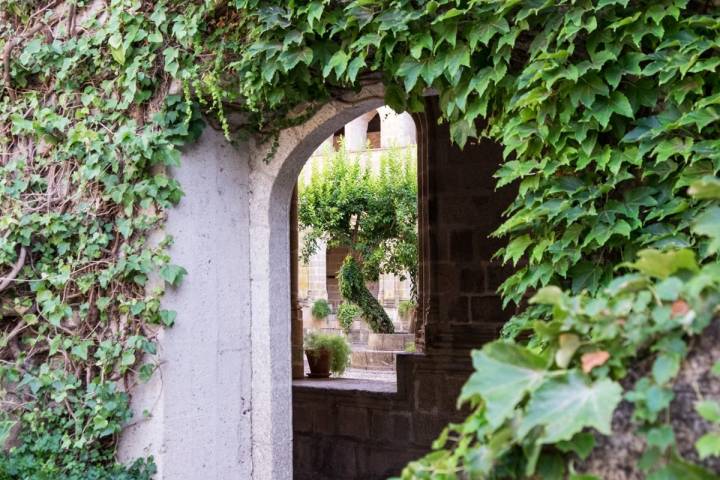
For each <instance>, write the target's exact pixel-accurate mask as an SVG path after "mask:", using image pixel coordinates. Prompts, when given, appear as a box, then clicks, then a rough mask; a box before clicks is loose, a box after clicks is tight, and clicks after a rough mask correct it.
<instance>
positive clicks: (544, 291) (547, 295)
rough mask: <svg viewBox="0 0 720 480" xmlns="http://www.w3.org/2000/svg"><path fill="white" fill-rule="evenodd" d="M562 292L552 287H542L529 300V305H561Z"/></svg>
mask: <svg viewBox="0 0 720 480" xmlns="http://www.w3.org/2000/svg"><path fill="white" fill-rule="evenodd" d="M563 298H564V297H563V291H562V290H561V289H560V288H559V287H556V286H554V285H550V286H548V287H543V288H541V289H540V290H538V291H537V293H536V294H535V295H534V296H533V297H532V298H531V299H530V303H531V304H534V303H538V304H541V305H558V306H559V305H562V301H563Z"/></svg>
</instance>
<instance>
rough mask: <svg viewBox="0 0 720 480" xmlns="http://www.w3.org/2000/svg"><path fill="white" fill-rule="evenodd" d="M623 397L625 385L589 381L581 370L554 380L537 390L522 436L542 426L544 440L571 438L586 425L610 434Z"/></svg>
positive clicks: (554, 441)
mask: <svg viewBox="0 0 720 480" xmlns="http://www.w3.org/2000/svg"><path fill="white" fill-rule="evenodd" d="M621 398H622V388H621V387H620V385H619V384H617V383H616V382H613V381H611V380H609V379H607V378H605V379H602V380H598V381H596V382H594V383H591V384H588V383H587V381H586V379H584V378H583V377H582V375H581V374H580V373H578V372H570V373H569V374H567V375H564V376H562V377H557V378H553V379H550V380H549V381H547V382H545V383H543V385H542V386H541V387H540V388H539V389H538V390H537V392H535V394H534V395H533V396H532V398H531V400H530V402H529V403H528V406H527V411H526V416H525V417H524V418H523V420H522V422H521V423H520V427H519V431H518V435H520V436H525V435H527V434H528V433H529V432H530V430H531V429H533V428H535V427H538V426H542V427H543V433H542V435H541V436H540V441H541V442H543V443H556V442H559V441H561V440H570V439H571V438H572V437H573V436H574V435H575V434H576V433H578V432H580V431H582V429H583V428H586V427H593V428H595V429H596V430H597V431H599V432H600V433H603V434H605V435H609V434H610V433H611V430H610V421H611V419H612V414H613V412H614V411H615V407H617V405H618V403H620V400H621Z"/></svg>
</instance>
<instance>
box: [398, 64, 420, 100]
mask: <svg viewBox="0 0 720 480" xmlns="http://www.w3.org/2000/svg"><path fill="white" fill-rule="evenodd" d="M422 69H423V64H422V63H420V62H418V61H417V60H414V59H412V58H406V59H405V60H403V62H402V63H401V64H400V66H399V67H398V69H397V74H398V75H399V76H401V77H403V81H404V82H405V90H407V91H408V92H409V91H411V90H412V89H413V87H415V84H416V83H417V79H418V76H420V72H421V71H422Z"/></svg>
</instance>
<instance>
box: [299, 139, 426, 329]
mask: <svg viewBox="0 0 720 480" xmlns="http://www.w3.org/2000/svg"><path fill="white" fill-rule="evenodd" d="M324 160H325V164H324V167H323V168H322V169H320V170H315V171H313V172H312V177H311V179H310V181H309V182H308V183H307V184H303V183H301V184H300V189H299V197H298V219H299V226H300V228H301V229H302V230H303V233H304V236H303V246H302V252H303V257H304V258H308V257H309V256H310V255H312V254H313V253H314V252H315V250H316V249H317V247H318V242H319V241H320V240H324V241H325V242H327V246H328V247H329V248H332V247H338V246H341V247H347V248H348V249H349V250H350V252H351V255H352V256H353V257H354V258H355V263H356V264H357V266H358V270H357V272H356V271H355V270H354V269H353V270H352V271H344V269H345V268H346V266H345V264H344V266H343V271H341V272H340V275H339V278H340V279H341V283H342V282H343V279H344V285H345V288H343V287H342V286H341V293H342V295H343V298H345V300H348V301H350V302H352V303H354V304H356V305H357V306H359V307H360V308H361V309H362V310H363V316H364V317H365V318H366V319H367V320H368V322H369V324H370V325H371V328H373V331H379V330H375V329H376V328H381V329H383V330H382V332H383V333H389V332H392V331H393V330H392V328H393V327H392V322H391V321H390V319H389V318H388V316H387V314H386V313H385V311H384V309H383V308H382V307H381V306H380V304H379V303H378V302H377V301H376V300H375V298H374V297H373V296H372V295H371V294H370V292H369V291H368V290H367V288H366V287H365V283H366V282H370V281H375V280H377V279H378V277H379V275H380V274H381V273H393V274H396V275H399V276H401V277H403V276H405V275H408V276H409V277H410V279H411V281H412V282H413V284H414V283H415V279H416V276H417V263H418V251H417V174H416V166H415V158H414V156H413V155H412V154H411V152H410V151H409V150H396V149H391V150H390V151H388V152H385V153H383V155H382V156H381V158H380V161H379V168H378V171H377V172H373V171H372V169H371V168H370V167H369V166H367V167H363V166H362V165H361V162H360V159H359V158H350V157H349V155H348V152H347V151H346V150H345V149H344V148H341V149H340V150H339V151H338V152H334V153H328V154H327V156H326V158H325V159H324ZM348 268H349V267H348ZM353 268H354V267H353ZM356 274H357V275H360V277H357V278H356V277H355V275H356ZM356 280H357V282H356Z"/></svg>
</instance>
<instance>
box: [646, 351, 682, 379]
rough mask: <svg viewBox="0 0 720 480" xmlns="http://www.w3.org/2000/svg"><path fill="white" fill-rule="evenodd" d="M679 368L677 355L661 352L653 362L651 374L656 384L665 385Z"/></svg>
mask: <svg viewBox="0 0 720 480" xmlns="http://www.w3.org/2000/svg"><path fill="white" fill-rule="evenodd" d="M678 370H680V359H679V358H678V356H677V355H671V354H664V353H663V354H661V355H658V357H657V358H656V359H655V361H654V362H653V366H652V375H653V378H654V379H655V381H656V382H657V383H658V385H665V384H666V383H667V382H669V381H670V380H672V379H673V378H674V377H675V375H677V373H678Z"/></svg>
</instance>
